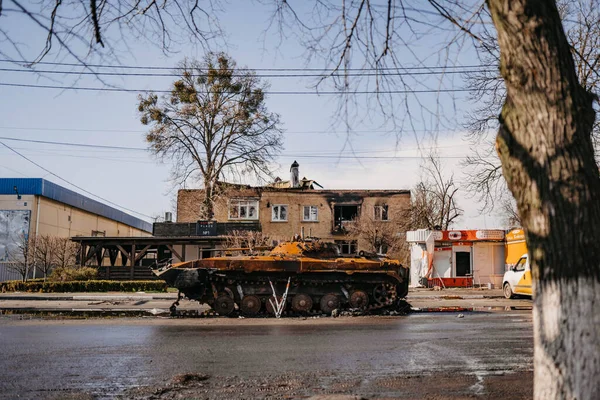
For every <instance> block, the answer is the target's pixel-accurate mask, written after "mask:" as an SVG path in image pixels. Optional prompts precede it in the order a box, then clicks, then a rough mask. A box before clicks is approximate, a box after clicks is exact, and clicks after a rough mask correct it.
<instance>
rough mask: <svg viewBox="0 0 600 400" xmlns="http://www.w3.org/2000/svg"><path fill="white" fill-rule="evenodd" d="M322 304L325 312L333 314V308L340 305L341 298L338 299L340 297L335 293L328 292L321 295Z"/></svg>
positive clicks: (322, 309)
mask: <svg viewBox="0 0 600 400" xmlns="http://www.w3.org/2000/svg"><path fill="white" fill-rule="evenodd" d="M320 305H321V311H322V312H324V313H325V314H331V312H332V311H333V310H335V309H336V308H338V307H339V306H340V299H338V297H337V296H336V295H335V294H333V293H330V294H326V295H325V296H323V297H321V303H320Z"/></svg>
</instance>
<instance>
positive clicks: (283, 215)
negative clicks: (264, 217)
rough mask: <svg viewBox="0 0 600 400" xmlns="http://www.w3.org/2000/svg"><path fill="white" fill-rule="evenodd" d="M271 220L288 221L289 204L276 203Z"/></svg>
mask: <svg viewBox="0 0 600 400" xmlns="http://www.w3.org/2000/svg"><path fill="white" fill-rule="evenodd" d="M272 210H273V211H272V214H271V221H287V214H288V206H287V205H286V204H276V205H274V206H273V208H272Z"/></svg>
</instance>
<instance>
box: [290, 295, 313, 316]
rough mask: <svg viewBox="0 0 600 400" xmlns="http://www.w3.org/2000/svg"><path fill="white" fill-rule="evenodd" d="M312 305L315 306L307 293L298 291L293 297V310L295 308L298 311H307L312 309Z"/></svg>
mask: <svg viewBox="0 0 600 400" xmlns="http://www.w3.org/2000/svg"><path fill="white" fill-rule="evenodd" d="M312 307H313V301H312V299H311V298H310V296H309V295H307V294H304V293H298V294H297V295H295V296H294V298H293V299H292V310H294V311H296V312H299V313H305V312H308V311H310V310H311V309H312Z"/></svg>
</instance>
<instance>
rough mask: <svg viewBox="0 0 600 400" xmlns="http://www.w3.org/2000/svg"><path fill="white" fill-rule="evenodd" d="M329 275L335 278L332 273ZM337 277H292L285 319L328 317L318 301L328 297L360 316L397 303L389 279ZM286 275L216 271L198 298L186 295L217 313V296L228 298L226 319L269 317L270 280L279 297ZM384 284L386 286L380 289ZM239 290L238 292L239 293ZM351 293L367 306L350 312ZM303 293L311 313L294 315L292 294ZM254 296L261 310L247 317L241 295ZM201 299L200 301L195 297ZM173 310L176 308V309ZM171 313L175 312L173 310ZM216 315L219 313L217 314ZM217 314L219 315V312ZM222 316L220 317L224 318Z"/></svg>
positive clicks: (388, 277)
mask: <svg viewBox="0 0 600 400" xmlns="http://www.w3.org/2000/svg"><path fill="white" fill-rule="evenodd" d="M328 275H336V274H335V273H332V274H328ZM338 275H339V276H331V277H329V278H325V277H324V276H319V277H316V276H315V275H314V274H310V275H294V276H292V277H291V281H290V293H289V294H288V298H287V301H286V307H285V310H286V311H285V312H284V314H283V315H285V316H303V315H304V316H306V315H322V314H330V313H328V312H323V311H322V310H320V307H319V299H320V298H322V297H323V296H325V295H327V294H334V295H335V296H337V298H338V300H339V307H337V310H338V311H348V310H354V311H357V312H359V313H361V314H369V313H377V312H379V311H382V310H385V309H389V308H392V307H393V306H394V305H396V304H397V303H398V301H399V300H400V296H399V293H398V286H399V283H398V282H397V281H395V280H394V279H393V278H391V277H390V276H382V275H379V276H373V277H372V278H367V277H365V276H357V275H353V276H351V275H345V274H343V275H342V274H338ZM288 277H289V275H287V274H286V275H281V276H273V275H271V276H266V275H261V274H258V275H254V276H251V275H248V274H244V273H235V272H234V273H222V272H220V271H219V272H215V273H213V274H211V275H210V278H209V284H210V285H211V287H210V288H207V289H206V290H205V293H203V295H202V296H201V297H200V296H194V295H195V294H196V293H195V292H191V293H189V295H188V294H186V293H185V291H183V293H184V294H186V296H187V297H189V298H192V299H195V300H198V301H199V302H201V303H206V304H209V305H210V306H211V307H212V308H213V310H218V306H217V307H215V302H216V299H217V298H218V297H219V296H223V295H228V296H229V297H231V298H232V300H233V301H234V303H235V307H234V309H233V310H232V311H230V312H227V313H223V314H224V315H229V316H238V315H243V316H246V317H265V316H272V315H273V314H272V313H269V311H268V310H267V308H268V307H267V302H268V299H269V298H272V290H271V288H270V284H269V279H270V281H271V282H272V283H273V285H274V286H275V287H276V291H277V295H278V296H281V295H282V294H283V291H284V290H285V289H284V288H285V285H286V284H287V282H288ZM382 285H386V286H382ZM375 288H382V289H383V290H382V291H381V293H380V294H381V296H380V298H378V299H377V298H375ZM240 289H241V291H240ZM351 290H361V291H364V292H366V293H367V294H368V299H369V301H368V304H367V306H366V307H359V308H356V309H352V308H351V305H350V302H349V301H350V295H351V292H350V291H351ZM299 293H302V294H307V295H309V296H310V297H311V299H312V303H313V307H312V309H311V310H310V311H304V312H297V311H294V310H292V307H291V303H292V299H293V297H294V296H295V295H297V294H299ZM248 295H253V296H257V297H258V298H259V299H260V300H261V303H262V304H261V307H260V311H259V312H257V313H252V314H248V313H245V312H244V311H243V310H242V307H241V300H242V298H243V297H244V296H248ZM198 297H200V298H198ZM175 310H176V309H175ZM171 311H172V312H175V311H174V309H173V308H172V310H171ZM217 312H218V311H217ZM219 314H221V313H220V312H219ZM223 314H221V315H223Z"/></svg>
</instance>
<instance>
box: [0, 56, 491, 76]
mask: <svg viewBox="0 0 600 400" xmlns="http://www.w3.org/2000/svg"><path fill="white" fill-rule="evenodd" d="M0 62H5V63H12V64H21V65H56V66H64V67H82V68H83V67H85V68H121V69H147V70H162V71H165V70H170V71H174V70H175V71H176V70H181V69H183V68H182V67H164V66H154V65H146V66H142V65H118V64H112V65H110V64H82V63H64V62H51V61H40V62H36V63H35V64H34V63H33V62H32V61H26V60H9V59H0ZM484 67H485V68H487V67H497V65H496V64H469V65H447V66H420V67H419V66H414V67H399V68H396V67H388V68H378V67H367V68H346V71H400V70H402V71H415V70H435V69H450V70H452V69H460V68H484ZM237 69H238V70H250V71H265V72H277V71H282V72H283V71H289V72H304V71H316V72H321V73H327V72H328V71H329V72H334V71H335V70H334V69H331V68H329V69H327V68H237Z"/></svg>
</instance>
